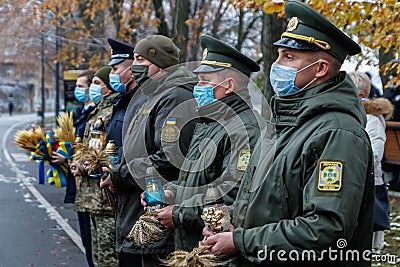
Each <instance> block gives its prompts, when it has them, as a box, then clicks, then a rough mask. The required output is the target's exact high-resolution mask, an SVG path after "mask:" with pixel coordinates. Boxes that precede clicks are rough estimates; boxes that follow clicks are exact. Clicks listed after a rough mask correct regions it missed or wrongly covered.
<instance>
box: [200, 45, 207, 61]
mask: <svg viewBox="0 0 400 267" xmlns="http://www.w3.org/2000/svg"><path fill="white" fill-rule="evenodd" d="M207 54H208V49H207V48H205V49H204V52H203V56H202V58H201V60H205V59H206V57H207Z"/></svg>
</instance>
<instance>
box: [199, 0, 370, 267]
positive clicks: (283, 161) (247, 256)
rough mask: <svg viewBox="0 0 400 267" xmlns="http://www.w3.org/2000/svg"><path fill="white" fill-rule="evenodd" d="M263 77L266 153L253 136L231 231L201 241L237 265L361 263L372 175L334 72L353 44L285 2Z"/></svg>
mask: <svg viewBox="0 0 400 267" xmlns="http://www.w3.org/2000/svg"><path fill="white" fill-rule="evenodd" d="M285 13H286V17H287V19H288V25H287V29H286V31H285V32H284V33H283V34H282V38H281V39H280V40H279V41H277V42H276V43H275V46H277V47H278V52H279V57H278V59H277V60H276V61H275V63H274V64H273V66H272V68H271V72H270V80H271V84H272V87H273V89H274V91H275V92H276V94H277V96H275V97H274V98H273V100H272V105H271V106H272V108H273V112H274V116H275V119H276V131H277V142H276V156H275V159H274V162H273V163H272V166H271V168H268V166H265V165H264V162H263V154H262V153H261V154H260V153H258V151H259V150H260V149H261V150H262V148H263V146H264V144H263V143H259V144H258V145H257V146H256V150H255V152H254V153H253V157H252V158H251V160H250V163H249V166H248V168H247V171H246V173H245V175H244V177H243V178H242V183H241V187H240V189H239V192H238V194H237V198H236V200H235V203H234V209H233V219H232V224H233V227H234V229H233V231H232V232H225V233H218V234H216V235H212V236H211V235H210V234H209V233H208V232H207V231H205V230H204V231H203V234H205V235H206V236H207V238H206V240H205V241H204V242H203V243H202V244H206V245H213V247H212V248H211V249H210V252H211V253H213V254H215V255H217V256H218V257H220V258H227V257H234V256H236V257H237V260H238V266H325V267H327V266H352V267H354V266H371V262H370V261H371V251H370V250H371V239H372V229H373V209H374V177H373V157H372V149H371V144H370V141H369V138H368V135H367V133H366V132H365V131H364V127H365V124H366V115H365V111H364V110H363V107H362V105H361V103H360V101H359V99H358V96H357V95H356V94H355V88H354V84H353V83H352V82H351V80H350V78H349V77H348V75H347V74H346V73H345V72H341V71H340V67H341V64H342V63H343V61H344V60H345V58H346V56H347V55H355V54H358V53H359V52H360V51H361V49H360V47H359V46H358V45H357V44H356V43H355V42H354V41H352V40H351V39H350V38H349V37H348V36H347V35H345V34H344V33H343V32H341V31H340V30H339V29H338V28H336V27H335V26H334V25H333V24H332V23H330V22H329V21H327V20H326V19H325V18H324V17H323V16H321V15H320V14H319V13H317V12H315V11H314V10H313V9H311V8H310V7H309V6H307V5H306V4H304V3H302V2H299V1H294V0H289V1H288V2H287V3H286V5H285Z"/></svg>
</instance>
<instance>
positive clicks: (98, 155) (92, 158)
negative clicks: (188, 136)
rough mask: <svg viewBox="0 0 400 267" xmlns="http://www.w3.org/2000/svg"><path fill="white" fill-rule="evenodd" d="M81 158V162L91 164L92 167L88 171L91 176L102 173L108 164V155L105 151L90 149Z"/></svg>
mask: <svg viewBox="0 0 400 267" xmlns="http://www.w3.org/2000/svg"><path fill="white" fill-rule="evenodd" d="M80 157H81V160H83V161H89V162H90V167H89V169H88V172H89V174H93V173H95V172H97V171H101V167H102V166H107V164H108V159H107V154H106V152H105V151H98V150H95V149H92V148H88V149H87V150H86V151H85V153H83V154H81V156H80Z"/></svg>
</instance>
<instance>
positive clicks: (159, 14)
mask: <svg viewBox="0 0 400 267" xmlns="http://www.w3.org/2000/svg"><path fill="white" fill-rule="evenodd" d="M152 2H153V5H154V11H155V13H156V18H157V21H158V34H161V35H164V36H168V37H169V36H170V32H169V29H168V25H167V22H166V19H165V14H164V9H163V6H162V0H152Z"/></svg>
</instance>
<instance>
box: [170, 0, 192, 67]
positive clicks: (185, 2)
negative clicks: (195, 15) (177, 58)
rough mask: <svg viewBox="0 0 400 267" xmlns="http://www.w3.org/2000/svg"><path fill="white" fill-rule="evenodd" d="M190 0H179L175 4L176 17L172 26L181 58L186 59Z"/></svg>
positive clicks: (173, 36) (173, 38)
mask: <svg viewBox="0 0 400 267" xmlns="http://www.w3.org/2000/svg"><path fill="white" fill-rule="evenodd" d="M189 13H190V0H177V1H176V4H175V12H174V14H175V18H174V21H173V26H172V40H173V41H174V43H175V44H176V45H177V46H178V47H179V49H180V50H181V59H182V60H183V61H185V60H186V54H187V45H188V40H189V27H188V25H187V24H186V21H187V20H188V19H189Z"/></svg>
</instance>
